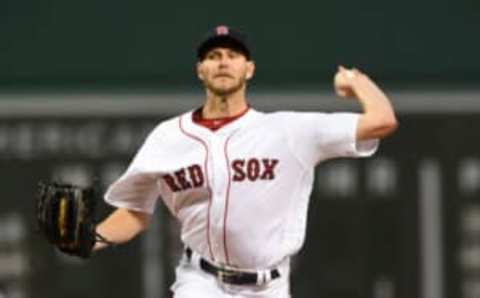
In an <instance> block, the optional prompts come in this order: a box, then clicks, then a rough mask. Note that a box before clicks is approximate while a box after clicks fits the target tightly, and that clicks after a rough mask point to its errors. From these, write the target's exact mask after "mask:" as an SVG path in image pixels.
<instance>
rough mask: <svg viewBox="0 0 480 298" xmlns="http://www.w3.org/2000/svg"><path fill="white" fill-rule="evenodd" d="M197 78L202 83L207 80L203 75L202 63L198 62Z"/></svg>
mask: <svg viewBox="0 0 480 298" xmlns="http://www.w3.org/2000/svg"><path fill="white" fill-rule="evenodd" d="M197 77H198V78H199V79H200V80H202V81H203V79H204V78H205V76H204V75H203V69H202V62H197Z"/></svg>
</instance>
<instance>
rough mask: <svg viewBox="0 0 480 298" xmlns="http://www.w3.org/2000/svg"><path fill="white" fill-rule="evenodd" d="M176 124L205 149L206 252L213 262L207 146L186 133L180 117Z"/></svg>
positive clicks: (199, 139) (187, 134)
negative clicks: (206, 195) (206, 192)
mask: <svg viewBox="0 0 480 298" xmlns="http://www.w3.org/2000/svg"><path fill="white" fill-rule="evenodd" d="M178 124H179V127H180V131H181V132H182V133H183V134H185V135H186V136H188V137H190V138H192V139H194V140H195V141H197V142H199V143H200V144H201V145H203V147H204V148H205V161H204V168H205V180H206V181H207V191H208V210H207V244H208V250H209V252H210V258H211V259H212V260H215V257H214V256H213V251H212V244H211V241H210V209H211V206H212V190H211V189H210V182H209V179H208V153H209V150H208V146H207V144H206V142H205V141H204V140H202V139H201V138H200V137H198V136H195V135H193V134H191V133H189V132H187V131H186V130H185V129H184V127H183V125H182V117H180V118H179V119H178Z"/></svg>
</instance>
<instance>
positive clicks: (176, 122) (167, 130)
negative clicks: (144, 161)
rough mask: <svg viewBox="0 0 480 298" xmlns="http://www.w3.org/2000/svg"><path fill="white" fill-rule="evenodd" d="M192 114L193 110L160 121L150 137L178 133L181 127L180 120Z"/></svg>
mask: <svg viewBox="0 0 480 298" xmlns="http://www.w3.org/2000/svg"><path fill="white" fill-rule="evenodd" d="M190 114H191V111H188V112H185V113H182V114H180V115H176V116H173V117H170V118H167V119H165V120H163V121H161V122H159V123H158V124H157V125H156V126H155V127H154V128H153V129H152V130H151V132H150V134H149V136H148V139H151V138H159V137H165V136H168V135H171V134H172V133H176V132H177V131H178V130H179V129H180V121H181V119H182V118H184V117H186V116H188V115H190Z"/></svg>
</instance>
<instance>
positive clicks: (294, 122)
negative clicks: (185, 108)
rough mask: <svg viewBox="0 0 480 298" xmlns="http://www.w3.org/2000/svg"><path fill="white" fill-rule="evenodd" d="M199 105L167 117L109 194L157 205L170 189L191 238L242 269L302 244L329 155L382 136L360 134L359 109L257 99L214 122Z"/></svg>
mask: <svg viewBox="0 0 480 298" xmlns="http://www.w3.org/2000/svg"><path fill="white" fill-rule="evenodd" d="M192 112H193V111H190V112H188V113H185V114H183V115H181V116H178V117H175V118H173V119H170V120H167V121H165V122H163V123H160V124H159V125H158V126H157V127H156V128H155V129H154V130H153V131H152V132H151V134H150V135H149V136H148V138H147V139H146V141H145V143H144V144H143V146H142V147H141V149H140V150H139V151H138V153H137V154H136V156H135V158H134V159H133V161H132V162H131V164H130V166H129V167H128V169H127V171H126V172H125V173H124V174H123V175H122V176H121V177H120V178H119V179H118V180H117V181H116V182H115V183H113V184H112V185H111V186H110V188H109V189H108V191H107V193H106V195H105V199H106V201H107V202H108V203H110V204H112V205H114V206H116V207H122V208H128V209H133V210H137V211H143V212H148V213H153V212H154V209H155V204H156V202H157V200H158V199H159V198H161V199H162V200H163V202H164V203H165V205H166V206H167V207H168V209H169V210H170V211H171V213H172V214H173V215H174V216H175V217H176V218H178V220H179V221H180V223H181V239H182V241H183V242H184V244H185V245H188V246H189V247H190V248H192V249H193V250H194V251H196V252H197V253H199V254H200V255H201V256H203V257H204V258H206V259H208V260H211V261H214V262H217V263H219V264H225V265H229V266H232V267H238V268H242V269H261V268H270V267H272V266H275V265H276V264H278V263H280V262H281V261H283V260H285V259H286V258H288V257H289V256H290V255H292V254H294V253H295V252H297V251H298V250H299V249H300V247H301V246H302V244H303V241H304V237H305V230H306V218H307V205H308V200H309V196H310V193H311V190H312V185H313V180H314V167H315V166H316V165H317V164H318V163H319V162H321V161H323V160H326V159H330V158H335V157H360V156H369V155H371V154H373V153H374V151H375V150H376V148H377V146H378V140H371V141H363V142H356V141H355V135H356V127H357V122H358V118H359V114H355V113H331V114H330V113H300V112H276V113H262V112H259V111H256V110H254V109H251V108H250V110H249V111H248V112H247V113H245V114H244V115H243V116H242V117H240V118H238V119H236V120H235V121H233V122H231V123H228V124H227V125H225V126H223V127H222V128H220V129H219V130H217V131H215V132H214V131H211V130H209V129H207V128H205V127H203V126H201V125H198V124H196V123H194V122H193V121H192Z"/></svg>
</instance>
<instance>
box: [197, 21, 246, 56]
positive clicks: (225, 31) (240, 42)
mask: <svg viewBox="0 0 480 298" xmlns="http://www.w3.org/2000/svg"><path fill="white" fill-rule="evenodd" d="M216 47H226V48H230V49H234V50H236V51H239V52H240V53H242V54H243V55H245V57H246V58H247V60H250V55H251V53H250V49H249V46H248V45H247V39H246V36H245V35H244V34H243V33H242V32H240V31H238V30H235V29H233V28H230V27H228V26H225V25H219V26H217V27H215V28H213V29H212V30H210V31H208V33H207V34H206V35H205V38H204V39H203V40H202V42H200V44H199V45H198V47H197V58H198V59H199V60H200V61H201V60H203V59H204V58H205V55H206V54H207V52H208V51H210V50H211V49H213V48H216Z"/></svg>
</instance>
